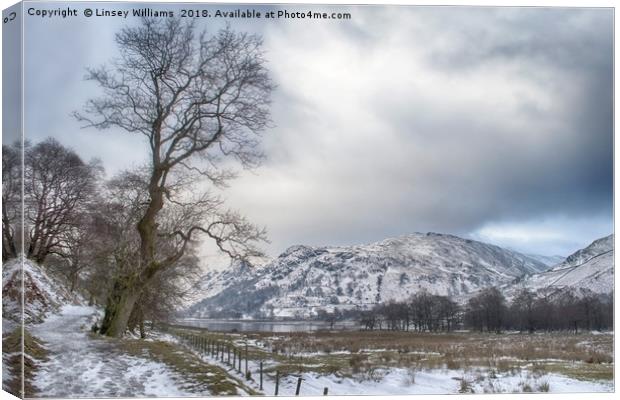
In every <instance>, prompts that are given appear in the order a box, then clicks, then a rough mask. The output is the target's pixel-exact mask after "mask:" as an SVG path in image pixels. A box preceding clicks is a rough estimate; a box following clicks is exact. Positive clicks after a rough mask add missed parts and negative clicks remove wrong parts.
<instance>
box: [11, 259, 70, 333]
mask: <svg viewBox="0 0 620 400" xmlns="http://www.w3.org/2000/svg"><path fill="white" fill-rule="evenodd" d="M21 272H22V262H21V258H17V259H13V260H10V261H8V262H7V263H5V264H4V265H3V266H2V318H3V320H5V321H7V322H8V323H7V327H8V326H9V325H11V323H10V322H9V321H12V322H17V323H19V322H20V320H21V312H22V289H21V287H22V285H21V276H22V273H21ZM23 277H24V281H23V287H24V293H25V295H24V310H23V311H24V322H25V323H26V324H28V323H36V322H41V321H42V320H43V318H44V317H45V316H46V315H47V314H49V313H50V312H53V311H55V310H58V308H60V306H62V305H63V304H69V303H71V302H72V301H73V296H71V295H70V294H69V292H68V291H67V290H66V289H65V288H64V287H63V285H61V284H60V283H58V282H56V281H55V280H54V279H52V278H51V277H50V276H49V275H48V274H46V273H45V271H43V269H42V268H41V267H39V266H38V265H36V264H35V263H33V262H32V261H31V260H28V259H26V260H25V261H24V263H23ZM5 323H6V322H5Z"/></svg>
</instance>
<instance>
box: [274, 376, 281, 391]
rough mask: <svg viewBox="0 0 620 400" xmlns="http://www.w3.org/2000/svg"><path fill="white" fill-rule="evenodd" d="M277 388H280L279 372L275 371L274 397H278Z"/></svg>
mask: <svg viewBox="0 0 620 400" xmlns="http://www.w3.org/2000/svg"><path fill="white" fill-rule="evenodd" d="M279 388H280V371H277V370H276V392H275V393H274V396H277V395H278V389H279Z"/></svg>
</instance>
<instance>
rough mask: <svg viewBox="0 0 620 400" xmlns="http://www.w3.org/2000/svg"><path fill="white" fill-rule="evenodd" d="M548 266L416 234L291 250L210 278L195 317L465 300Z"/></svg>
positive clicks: (192, 311) (291, 313)
mask: <svg viewBox="0 0 620 400" xmlns="http://www.w3.org/2000/svg"><path fill="white" fill-rule="evenodd" d="M547 268H548V266H546V265H545V264H544V263H542V262H540V261H537V260H535V259H533V258H532V257H528V256H526V255H523V254H520V253H517V252H514V251H511V250H506V249H503V248H500V247H498V246H494V245H490V244H487V243H482V242H478V241H474V240H468V239H463V238H460V237H457V236H452V235H443V234H436V233H427V234H422V233H415V234H411V235H407V236H402V237H398V238H391V239H386V240H383V241H381V242H377V243H372V244H368V245H360V246H349V247H310V246H293V247H290V248H289V249H287V250H286V251H285V252H284V253H282V254H281V255H280V256H279V257H278V258H277V259H275V260H273V261H272V262H270V263H268V264H267V265H266V266H265V267H263V268H260V269H250V268H247V267H241V266H238V267H236V268H235V269H232V270H227V271H223V272H220V273H212V274H211V275H210V276H208V277H207V282H205V285H204V286H203V289H204V299H203V300H202V301H200V302H198V303H196V304H195V305H193V306H192V307H190V308H189V309H188V310H187V314H188V315H189V316H194V317H204V316H217V315H221V316H255V317H256V316H263V317H272V316H280V317H287V316H295V315H306V314H308V313H313V312H316V310H317V309H318V308H332V307H334V306H336V305H338V307H339V308H341V309H346V308H354V307H356V306H360V307H367V306H371V305H373V304H376V303H382V302H387V301H390V300H403V299H405V298H408V297H409V296H411V295H412V294H413V293H416V292H418V291H420V290H422V289H426V290H428V291H430V292H432V293H436V294H441V295H448V296H451V297H453V298H457V299H458V298H463V297H466V296H467V295H468V294H469V293H472V292H475V291H477V290H478V289H480V288H483V287H488V286H493V285H501V284H505V283H507V282H511V281H514V280H515V279H516V278H518V277H522V276H525V275H532V274H535V273H538V272H541V271H544V270H546V269H547Z"/></svg>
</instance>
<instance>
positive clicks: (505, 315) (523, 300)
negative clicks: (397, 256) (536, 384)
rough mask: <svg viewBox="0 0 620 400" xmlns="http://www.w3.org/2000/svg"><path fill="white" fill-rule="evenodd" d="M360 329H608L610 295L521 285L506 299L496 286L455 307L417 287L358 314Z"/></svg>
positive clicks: (499, 330) (611, 315) (611, 323)
mask: <svg viewBox="0 0 620 400" xmlns="http://www.w3.org/2000/svg"><path fill="white" fill-rule="evenodd" d="M357 318H358V319H359V322H360V325H361V326H362V328H363V329H367V330H374V329H386V330H402V331H418V332H450V331H453V330H455V329H468V330H474V331H479V332H494V333H500V332H502V331H506V330H517V331H521V332H529V333H533V332H537V331H545V332H549V331H574V332H578V331H580V330H585V331H589V330H599V331H600V330H609V329H613V295H612V294H596V293H594V292H591V291H587V290H581V291H580V293H579V294H578V295H577V294H575V293H573V292H572V291H571V290H565V291H561V292H556V293H554V294H553V295H552V296H542V295H536V294H535V293H534V292H532V291H530V290H528V289H523V290H521V291H520V292H519V293H518V294H517V295H516V296H515V297H514V298H513V299H512V301H511V302H510V303H509V302H508V301H507V300H506V298H505V297H504V295H503V294H502V293H501V291H500V290H499V289H498V288H496V287H491V288H487V289H484V290H482V291H481V292H480V293H478V294H477V295H476V296H474V297H472V298H471V299H469V301H468V302H467V303H466V304H465V305H459V304H457V303H456V302H455V301H453V300H451V299H450V298H448V297H447V296H439V295H433V294H430V293H428V292H427V291H421V292H418V293H417V294H415V295H413V296H412V297H411V298H410V299H409V300H408V301H401V302H396V301H391V302H389V303H386V304H379V305H377V306H375V307H374V308H372V309H371V310H367V311H361V312H359V313H358V316H357Z"/></svg>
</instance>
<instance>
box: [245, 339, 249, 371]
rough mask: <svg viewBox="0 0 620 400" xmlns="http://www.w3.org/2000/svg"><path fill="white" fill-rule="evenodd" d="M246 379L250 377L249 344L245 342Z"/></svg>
mask: <svg viewBox="0 0 620 400" xmlns="http://www.w3.org/2000/svg"><path fill="white" fill-rule="evenodd" d="M245 379H248V344H247V343H246V344H245Z"/></svg>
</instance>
